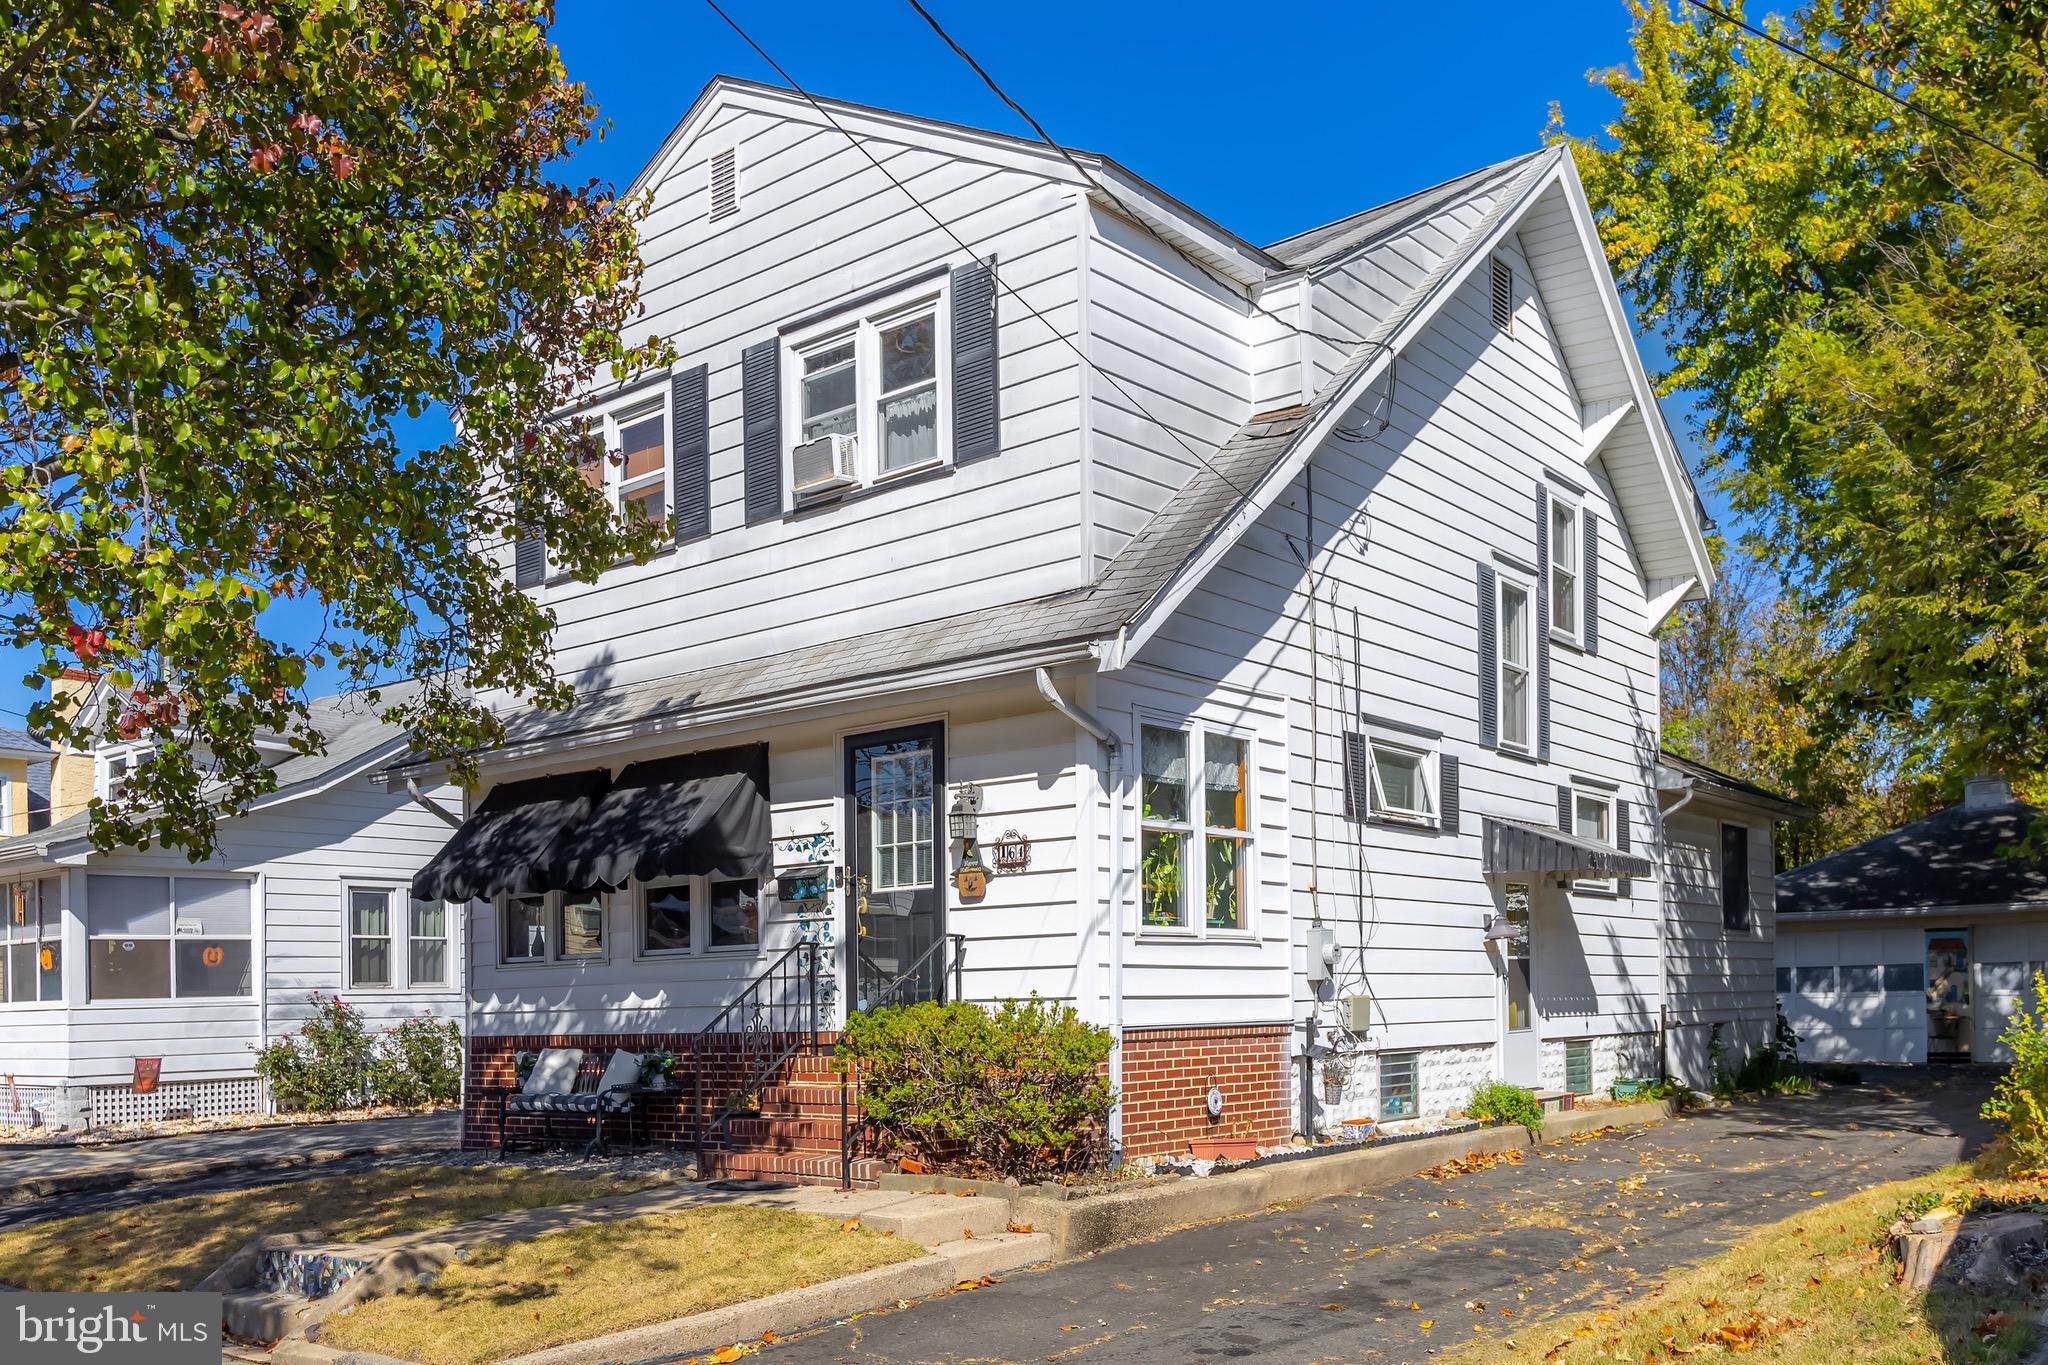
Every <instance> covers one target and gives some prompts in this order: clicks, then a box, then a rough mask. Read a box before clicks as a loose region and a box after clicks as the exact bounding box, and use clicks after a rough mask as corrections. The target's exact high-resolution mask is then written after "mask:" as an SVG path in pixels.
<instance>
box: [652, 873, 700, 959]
mask: <svg viewBox="0 0 2048 1365" xmlns="http://www.w3.org/2000/svg"><path fill="white" fill-rule="evenodd" d="M690 892H691V884H690V880H689V879H688V878H686V877H671V878H664V879H663V880H661V881H655V882H649V883H648V884H647V885H646V886H645V887H643V888H642V889H641V893H640V894H641V898H642V899H641V915H640V951H641V952H643V953H687V952H689V951H690V949H691V948H692V947H694V946H695V941H696V939H695V934H694V932H693V929H694V921H693V915H694V914H695V909H694V906H693V902H692V897H691V894H690Z"/></svg>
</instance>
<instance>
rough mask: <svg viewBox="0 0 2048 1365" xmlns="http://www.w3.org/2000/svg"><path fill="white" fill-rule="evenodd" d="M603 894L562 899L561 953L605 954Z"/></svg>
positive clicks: (582, 955)
mask: <svg viewBox="0 0 2048 1365" xmlns="http://www.w3.org/2000/svg"><path fill="white" fill-rule="evenodd" d="M605 900H606V897H605V896H604V895H603V893H601V892H600V893H598V894H595V895H588V896H564V897H563V898H562V956H563V957H565V958H571V957H602V956H604V910H605Z"/></svg>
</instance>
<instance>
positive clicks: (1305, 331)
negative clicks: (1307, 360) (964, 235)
mask: <svg viewBox="0 0 2048 1365" xmlns="http://www.w3.org/2000/svg"><path fill="white" fill-rule="evenodd" d="M908 3H909V5H910V7H911V8H912V9H914V10H916V11H917V13H918V16H919V17H920V18H922V19H923V20H924V21H925V22H926V23H927V24H929V25H931V29H932V32H934V33H936V34H938V35H939V41H941V42H943V43H944V44H945V45H946V46H947V47H950V48H952V49H953V52H954V54H955V55H957V56H958V57H959V58H960V60H961V61H963V62H965V63H967V65H968V66H969V67H970V68H972V69H973V71H974V74H975V75H977V76H979V77H981V81H982V84H984V85H986V86H987V87H988V88H989V89H990V90H991V91H992V92H994V94H995V97H996V98H997V99H999V100H1001V101H1002V102H1003V103H1004V104H1007V105H1008V106H1010V108H1011V109H1012V110H1013V111H1014V112H1015V113H1016V115H1017V117H1018V118H1021V119H1023V120H1024V121H1025V122H1026V123H1028V124H1030V125H1031V131H1032V132H1034V133H1036V134H1038V140H1039V141H1041V142H1043V143H1044V144H1045V145H1046V146H1048V147H1050V148H1052V149H1053V150H1054V151H1056V152H1058V153H1059V154H1060V155H1061V156H1062V157H1064V158H1066V162H1067V164H1068V165H1069V166H1072V167H1073V168H1074V173H1075V174H1076V175H1079V176H1080V177H1081V178H1082V179H1083V180H1086V181H1087V182H1088V183H1089V184H1090V185H1092V186H1093V187H1094V188H1095V192H1096V193H1097V194H1100V195H1101V196H1102V197H1103V198H1105V199H1107V200H1109V202H1110V203H1112V204H1114V205H1116V207H1117V211H1118V212H1120V213H1122V214H1123V215H1124V217H1126V218H1128V219H1130V220H1131V221H1132V222H1134V223H1137V224H1138V225H1139V226H1141V227H1143V228H1144V229H1145V230H1146V231H1147V232H1149V233H1151V234H1152V235H1153V236H1154V237H1155V238H1157V239H1158V240H1159V242H1160V244H1161V245H1163V246H1165V247H1166V248H1167V249H1168V250H1170V251H1172V252H1173V253H1174V254H1175V255H1177V256H1179V257H1180V258H1181V259H1182V260H1184V261H1186V262H1187V263H1188V264H1189V265H1191V266H1193V267H1194V268H1195V269H1197V270H1199V271H1201V272H1202V273H1203V274H1205V275H1206V274H1209V273H1210V271H1209V267H1208V266H1206V265H1204V264H1203V263H1202V262H1201V261H1200V260H1199V259H1197V258H1196V257H1195V256H1194V255H1193V254H1191V253H1190V252H1188V251H1186V250H1184V249H1183V248H1182V247H1181V245H1180V244H1179V243H1178V242H1175V241H1173V240H1171V239H1169V238H1168V237H1166V236H1165V235H1164V234H1162V233H1161V232H1159V231H1158V230H1157V229H1156V228H1154V227H1152V225H1151V224H1149V223H1147V222H1146V221H1145V219H1144V217H1143V216H1142V215H1141V214H1139V213H1138V212H1137V210H1135V209H1133V208H1132V207H1131V206H1130V205H1129V204H1127V203H1125V202H1124V201H1123V199H1122V198H1120V197H1119V196H1118V195H1117V193H1116V192H1115V191H1114V190H1112V189H1110V188H1109V186H1107V185H1105V184H1103V183H1102V181H1101V180H1099V179H1097V178H1096V176H1095V174H1094V172H1092V171H1090V170H1089V169H1088V168H1087V167H1086V166H1083V165H1082V164H1081V162H1080V160H1079V159H1078V158H1076V157H1075V155H1074V153H1073V152H1072V151H1071V150H1070V149H1068V147H1067V146H1066V145H1065V144H1064V143H1061V142H1058V141H1056V140H1055V139H1054V138H1053V135H1052V134H1051V133H1048V132H1047V131H1045V125H1044V124H1042V123H1040V122H1039V121H1038V120H1037V119H1035V118H1033V117H1031V111H1030V110H1028V109H1026V108H1025V107H1024V106H1023V105H1021V104H1019V103H1017V101H1016V100H1014V99H1012V98H1011V97H1010V94H1009V92H1008V91H1006V90H1004V89H1003V87H1002V86H1000V85H998V84H996V78H995V77H994V76H991V75H990V74H989V73H988V68H987V67H985V66H983V65H982V64H981V63H980V62H978V61H976V60H975V58H974V54H973V53H971V52H969V51H968V50H967V49H966V48H964V47H962V46H961V45H960V41H959V39H957V38H955V37H954V36H953V35H952V34H950V33H948V32H946V30H945V27H944V26H943V25H941V24H940V23H939V21H938V20H937V19H936V18H934V17H933V15H932V12H931V11H930V10H928V9H926V8H925V7H924V6H923V5H922V4H920V3H918V0H908ZM1246 302H1247V303H1249V304H1251V306H1252V307H1254V308H1256V309H1258V310H1259V312H1260V313H1262V314H1264V315H1265V316H1266V317H1267V318H1269V319H1271V320H1272V321H1273V322H1274V323H1277V324H1278V325H1279V326H1281V327H1284V328H1286V329H1287V330H1288V331H1290V332H1293V333H1294V334H1295V335H1296V336H1306V337H1314V338H1315V339H1316V340H1317V341H1321V342H1324V343H1326V344H1328V345H1331V346H1335V347H1336V348H1337V349H1339V350H1341V351H1343V352H1345V353H1346V354H1349V353H1350V352H1352V351H1354V350H1356V349H1357V348H1358V347H1359V346H1360V345H1361V344H1363V341H1364V338H1362V337H1343V338H1339V337H1332V336H1325V335H1324V334H1323V333H1321V332H1317V331H1314V330H1311V329H1309V328H1306V327H1297V326H1295V325H1294V324H1293V323H1290V322H1287V321H1284V320H1283V319H1281V318H1280V317H1279V316H1277V315H1276V314H1274V313H1273V312H1271V311H1270V310H1268V309H1267V308H1266V307H1265V306H1264V305H1263V304H1261V303H1260V302H1259V301H1258V300H1257V299H1254V298H1249V297H1248V298H1247V299H1246Z"/></svg>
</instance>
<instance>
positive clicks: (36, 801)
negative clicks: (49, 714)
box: [0, 726, 50, 838]
mask: <svg viewBox="0 0 2048 1365" xmlns="http://www.w3.org/2000/svg"><path fill="white" fill-rule="evenodd" d="M49 764H50V746H49V745H47V744H45V743H43V741H41V740H39V739H37V738H36V737H35V736H34V735H31V734H29V733H28V732H27V731H26V730H14V729H9V728H8V727H6V726H0V838H5V837H7V836H8V835H12V834H26V833H28V832H29V831H30V830H33V829H38V828H40V827H41V825H42V824H43V823H44V822H45V821H46V820H47V818H48V816H49V778H48V775H47V774H48V770H49Z"/></svg>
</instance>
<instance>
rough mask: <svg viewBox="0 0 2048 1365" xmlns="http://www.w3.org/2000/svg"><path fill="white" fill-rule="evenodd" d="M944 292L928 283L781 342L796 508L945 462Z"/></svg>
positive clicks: (943, 286)
mask: <svg viewBox="0 0 2048 1365" xmlns="http://www.w3.org/2000/svg"><path fill="white" fill-rule="evenodd" d="M948 288H949V285H948V283H947V282H946V281H943V280H941V281H936V282H934V283H932V284H930V285H928V286H926V287H925V288H924V289H923V290H922V291H906V292H905V293H904V294H900V295H897V296H894V297H892V298H890V299H888V300H885V301H883V302H882V303H880V304H878V305H875V306H874V307H872V308H869V309H867V310H865V311H863V312H861V313H858V314H852V313H849V314H847V315H843V316H840V317H836V318H833V319H830V320H828V321H826V322H823V323H821V324H818V325H816V326H813V327H810V328H806V329H804V330H803V331H800V332H798V333H795V334H793V335H792V336H790V337H789V338H788V339H787V342H786V344H787V347H788V351H789V355H788V358H787V360H786V363H785V365H784V367H783V369H784V373H785V375H787V376H788V378H787V380H786V383H787V384H788V386H789V391H788V393H787V394H786V395H785V402H786V403H787V404H788V411H789V412H790V413H791V414H792V415H793V417H794V420H793V421H790V422H788V423H785V425H784V430H786V431H789V432H793V433H795V440H794V441H793V442H792V443H791V448H790V450H789V456H788V458H789V466H788V486H789V489H790V492H791V502H792V503H793V504H794V505H796V506H802V505H803V504H804V503H806V502H815V501H818V500H820V499H822V498H825V497H829V496H832V495H835V494H839V493H843V492H845V491H847V490H849V489H852V488H858V487H861V486H863V485H866V484H872V483H876V482H880V481H883V480H886V479H890V478H894V477H897V476H899V475H903V474H910V473H915V472H917V471H920V470H926V469H935V468H938V467H939V466H941V465H944V464H946V463H947V462H948V461H950V460H951V459H952V454H953V452H952V434H951V422H950V420H949V414H948V410H947V404H948V402H949V401H950V388H951V380H950V374H951V370H952V367H951V365H950V364H949V363H948V357H949V354H950V348H951V340H952V339H951V337H950V335H949V327H948V323H947V300H946V292H947V289H948Z"/></svg>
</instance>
